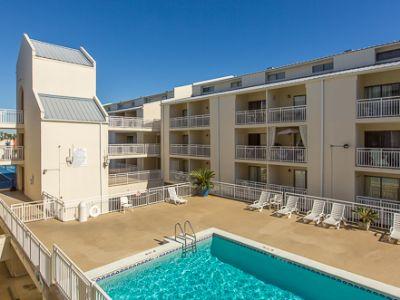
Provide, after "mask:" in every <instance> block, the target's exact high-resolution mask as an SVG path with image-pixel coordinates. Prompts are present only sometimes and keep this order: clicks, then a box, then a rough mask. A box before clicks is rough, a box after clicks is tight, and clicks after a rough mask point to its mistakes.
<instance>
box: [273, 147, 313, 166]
mask: <svg viewBox="0 0 400 300" xmlns="http://www.w3.org/2000/svg"><path fill="white" fill-rule="evenodd" d="M268 160H269V161H279V162H291V163H305V162H307V148H304V147H290V146H286V147H285V146H273V147H269V149H268Z"/></svg>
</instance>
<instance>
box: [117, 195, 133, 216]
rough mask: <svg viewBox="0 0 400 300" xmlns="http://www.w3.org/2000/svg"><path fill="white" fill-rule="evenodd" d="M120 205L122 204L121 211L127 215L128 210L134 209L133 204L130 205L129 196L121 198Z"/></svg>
mask: <svg viewBox="0 0 400 300" xmlns="http://www.w3.org/2000/svg"><path fill="white" fill-rule="evenodd" d="M119 200H120V203H121V210H122V211H123V212H124V213H125V210H126V209H127V208H131V207H133V205H132V204H131V203H129V199H128V197H127V196H122V197H121V198H119Z"/></svg>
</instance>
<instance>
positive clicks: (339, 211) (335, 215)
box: [322, 203, 346, 229]
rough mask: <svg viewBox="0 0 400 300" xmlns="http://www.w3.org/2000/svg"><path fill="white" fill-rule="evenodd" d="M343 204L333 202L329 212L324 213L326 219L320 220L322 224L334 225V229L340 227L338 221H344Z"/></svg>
mask: <svg viewBox="0 0 400 300" xmlns="http://www.w3.org/2000/svg"><path fill="white" fill-rule="evenodd" d="M345 208H346V207H345V206H344V204H339V203H333V206H332V210H331V213H330V214H328V215H326V219H325V220H323V221H322V224H324V225H326V226H328V227H329V226H336V229H339V228H340V223H341V222H342V221H344V209H345Z"/></svg>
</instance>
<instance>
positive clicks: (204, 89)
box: [201, 86, 214, 94]
mask: <svg viewBox="0 0 400 300" xmlns="http://www.w3.org/2000/svg"><path fill="white" fill-rule="evenodd" d="M201 92H202V93H203V94H208V93H212V92H214V86H203V87H202V88H201Z"/></svg>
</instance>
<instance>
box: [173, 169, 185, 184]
mask: <svg viewBox="0 0 400 300" xmlns="http://www.w3.org/2000/svg"><path fill="white" fill-rule="evenodd" d="M169 179H170V180H171V181H173V182H188V181H189V179H190V175H189V173H188V172H183V171H175V170H170V171H169Z"/></svg>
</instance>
